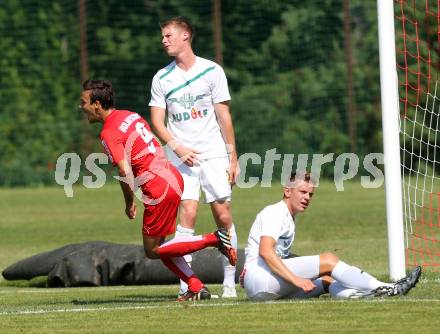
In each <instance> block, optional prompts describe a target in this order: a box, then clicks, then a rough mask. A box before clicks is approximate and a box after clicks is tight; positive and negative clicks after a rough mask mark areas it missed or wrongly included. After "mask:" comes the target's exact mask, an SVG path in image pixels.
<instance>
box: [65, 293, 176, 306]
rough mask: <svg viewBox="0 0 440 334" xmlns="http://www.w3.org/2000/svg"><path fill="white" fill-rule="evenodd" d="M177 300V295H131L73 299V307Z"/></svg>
mask: <svg viewBox="0 0 440 334" xmlns="http://www.w3.org/2000/svg"><path fill="white" fill-rule="evenodd" d="M176 299H177V295H176V294H165V295H164V294H148V295H129V296H121V297H115V298H112V299H95V300H85V299H84V300H81V299H73V300H72V304H73V305H102V304H133V303H157V302H172V301H175V300H176Z"/></svg>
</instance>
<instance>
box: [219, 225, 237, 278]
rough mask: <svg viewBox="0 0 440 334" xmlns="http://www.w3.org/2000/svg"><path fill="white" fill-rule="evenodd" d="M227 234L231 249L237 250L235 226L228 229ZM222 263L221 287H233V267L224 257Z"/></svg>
mask: <svg viewBox="0 0 440 334" xmlns="http://www.w3.org/2000/svg"><path fill="white" fill-rule="evenodd" d="M229 234H230V236H231V244H232V247H234V248H235V249H237V244H238V243H237V233H236V232H235V226H234V224H232V227H231V228H230V229H229ZM222 263H223V285H224V286H235V267H234V266H231V265H230V264H229V260H228V258H227V257H226V256H223V257H222Z"/></svg>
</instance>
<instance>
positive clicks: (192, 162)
mask: <svg viewBox="0 0 440 334" xmlns="http://www.w3.org/2000/svg"><path fill="white" fill-rule="evenodd" d="M174 153H176V154H177V156H178V157H179V158H180V160H182V162H183V163H184V164H185V165H187V166H189V167H193V166H198V165H200V160H199V156H198V155H199V154H200V152H199V151H196V150H194V149H192V148H189V147H185V146H183V145H180V146H178V147H177V148H176V149H175V150H174Z"/></svg>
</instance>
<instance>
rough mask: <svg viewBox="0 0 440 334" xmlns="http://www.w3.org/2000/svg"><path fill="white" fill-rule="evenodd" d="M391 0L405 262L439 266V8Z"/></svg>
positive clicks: (415, 0)
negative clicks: (393, 13) (394, 40)
mask: <svg viewBox="0 0 440 334" xmlns="http://www.w3.org/2000/svg"><path fill="white" fill-rule="evenodd" d="M439 3H440V2H439V1H438V0H435V1H433V0H430V1H429V0H426V1H425V0H409V1H404V0H395V1H394V10H395V28H396V34H395V38H396V57H397V70H398V79H399V100H400V149H401V158H402V159H401V162H402V180H403V182H402V193H403V200H404V221H405V234H406V265H407V266H411V267H412V266H414V265H422V266H424V267H425V268H431V269H432V270H433V271H438V270H439V268H440V169H439V168H440V166H439V163H440V150H439V144H440V137H439V131H440V128H439V126H440V120H439V112H440V83H439V77H438V71H439V69H440V62H439V60H440V59H439V53H440V44H439V41H440V7H439Z"/></svg>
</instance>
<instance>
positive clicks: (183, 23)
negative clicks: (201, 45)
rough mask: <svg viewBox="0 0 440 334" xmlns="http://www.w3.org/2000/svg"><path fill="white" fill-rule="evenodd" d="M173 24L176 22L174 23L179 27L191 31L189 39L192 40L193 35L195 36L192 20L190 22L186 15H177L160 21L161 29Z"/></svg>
mask: <svg viewBox="0 0 440 334" xmlns="http://www.w3.org/2000/svg"><path fill="white" fill-rule="evenodd" d="M171 24H174V25H176V26H178V27H179V28H181V29H183V30H185V31H187V32H188V33H189V40H190V41H191V42H192V40H193V37H194V29H193V26H192V24H191V22H189V20H188V19H187V18H186V17H184V16H175V17H172V18H170V19H168V20H166V21H163V22H161V23H160V29H163V28H165V27H167V26H169V25H171Z"/></svg>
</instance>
